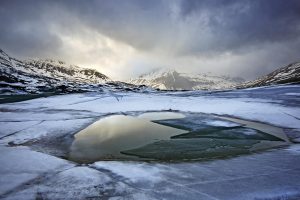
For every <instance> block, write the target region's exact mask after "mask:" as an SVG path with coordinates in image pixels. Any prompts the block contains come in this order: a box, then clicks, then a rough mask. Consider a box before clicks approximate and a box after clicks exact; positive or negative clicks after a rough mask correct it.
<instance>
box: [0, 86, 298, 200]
mask: <svg viewBox="0 0 300 200" xmlns="http://www.w3.org/2000/svg"><path fill="white" fill-rule="evenodd" d="M299 94H300V86H299V85H286V86H278V87H264V88H257V89H248V90H236V91H227V92H199V91H194V92H169V93H159V92H150V93H132V92H128V93H125V92H124V93H106V94H105V93H86V94H70V95H60V96H52V97H47V98H39V99H34V100H29V101H24V102H18V103H11V104H1V105H0V112H1V115H0V127H1V128H0V151H1V153H0V163H1V166H0V198H3V199H35V198H36V199H208V200H210V199H215V200H216V199H230V200H231V199H299V198H300V192H299V191H300V173H299V172H300V168H299V166H300V165H299V164H300V146H299V145H296V144H293V145H291V146H290V147H286V148H282V149H276V150H272V151H267V152H263V153H257V154H251V155H247V156H239V157H235V158H231V159H225V160H214V161H206V162H186V163H153V162H150V163H149V162H130V161H126V162H125V161H99V162H96V163H93V164H89V165H86V164H83V165H79V164H77V163H73V162H71V161H68V160H65V159H62V158H59V157H55V156H53V155H49V154H46V153H45V152H44V151H43V153H42V152H37V151H38V150H37V149H35V150H33V149H31V148H30V147H27V146H30V145H29V144H30V143H32V142H34V141H36V140H39V139H41V138H45V137H57V138H60V137H63V136H65V135H72V134H74V133H76V132H78V131H79V130H81V129H83V128H85V127H86V126H88V125H89V124H91V123H92V122H94V121H96V120H98V119H99V118H101V117H103V116H106V115H108V114H114V113H118V114H120V113H129V112H131V111H138V112H141V113H142V112H145V111H162V110H176V111H181V112H199V113H212V114H217V115H222V116H231V117H236V118H242V119H246V120H253V121H259V122H263V123H267V124H271V125H275V126H278V127H282V128H284V130H288V132H289V133H291V132H292V133H293V137H297V136H298V137H299V135H297V134H299V129H300V106H299V105H300V100H299ZM207 123H208V124H209V123H210V124H214V125H220V124H221V125H222V123H223V122H222V121H220V122H218V121H216V122H207ZM223 125H224V124H223ZM223 125H222V126H223ZM232 125H235V124H234V123H233V124H232ZM22 144H23V145H25V146H22ZM20 145H21V146H20Z"/></svg>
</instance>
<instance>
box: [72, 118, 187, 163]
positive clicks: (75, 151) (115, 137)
mask: <svg viewBox="0 0 300 200" xmlns="http://www.w3.org/2000/svg"><path fill="white" fill-rule="evenodd" d="M182 117H184V115H182V114H179V113H172V112H161V113H147V114H142V115H140V116H138V117H132V116H125V115H112V116H109V117H105V118H103V119H100V120H99V121H97V122H95V123H93V124H92V125H90V126H88V127H87V128H85V129H84V130H82V131H80V132H79V133H77V134H75V140H74V142H73V143H72V145H71V148H70V156H69V157H70V159H71V160H74V161H77V162H91V161H97V160H103V159H127V158H128V157H129V156H126V155H125V154H121V151H124V150H128V149H132V148H138V147H141V146H144V145H146V144H150V143H153V142H155V141H160V140H168V139H169V138H170V137H171V136H174V135H178V134H182V133H185V132H186V131H185V130H180V129H176V128H172V127H168V126H163V125H159V124H156V123H153V122H151V121H150V120H152V119H156V120H158V119H170V118H173V119H174V118H182Z"/></svg>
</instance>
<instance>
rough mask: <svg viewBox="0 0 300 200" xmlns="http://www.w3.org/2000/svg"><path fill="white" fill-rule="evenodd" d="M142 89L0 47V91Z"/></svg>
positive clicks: (81, 69)
mask: <svg viewBox="0 0 300 200" xmlns="http://www.w3.org/2000/svg"><path fill="white" fill-rule="evenodd" d="M106 89H108V90H125V91H129V90H140V89H145V88H143V87H141V86H135V85H132V84H128V83H123V82H117V81H112V80H111V79H110V78H108V77H107V76H106V75H104V74H102V73H100V72H98V71H97V70H94V69H86V68H80V67H77V66H74V65H67V64H65V63H64V62H62V61H54V60H28V61H20V60H18V59H15V58H12V57H10V56H9V55H8V54H7V53H5V52H4V51H3V50H0V94H22V93H25V94H26V93H44V92H63V93H65V92H87V91H102V90H106Z"/></svg>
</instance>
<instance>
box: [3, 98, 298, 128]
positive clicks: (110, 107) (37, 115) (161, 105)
mask: <svg viewBox="0 0 300 200" xmlns="http://www.w3.org/2000/svg"><path fill="white" fill-rule="evenodd" d="M117 95H119V98H118V99H116V98H115V97H114V96H108V95H106V94H105V95H103V94H92V95H91V94H72V95H62V96H53V97H48V98H40V99H34V100H29V101H25V102H19V103H12V104H2V105H0V109H1V108H2V109H7V110H22V109H27V110H29V113H26V112H24V113H23V112H6V113H3V114H2V115H1V116H0V121H10V120H19V119H20V120H25V119H32V120H37V119H45V120H46V119H49V120H50V119H53V120H54V119H57V118H58V119H61V120H63V119H69V118H82V117H85V116H86V115H87V113H89V116H91V115H97V114H96V113H99V114H106V113H118V112H127V111H160V110H170V109H171V110H180V111H185V112H201V113H212V114H218V115H230V116H234V117H238V118H243V119H247V120H255V121H260V122H264V123H268V124H273V125H276V126H280V127H286V128H300V122H299V120H298V119H299V118H300V107H290V106H286V105H283V104H279V103H274V102H273V101H274V100H272V99H271V100H266V99H262V100H263V101H257V99H251V98H215V97H214V96H199V95H197V96H192V95H190V96H175V95H168V94H167V93H117ZM120 96H121V98H120ZM275 102H276V101H275ZM47 109H48V110H49V109H50V110H56V112H48V113H46V111H47ZM33 110H34V111H33ZM37 111H40V112H37ZM59 111H62V112H59ZM68 111H69V112H68ZM71 111H72V112H71ZM75 111H76V112H75ZM74 112H75V113H74ZM74 116H76V117H74ZM297 118H298V119H297Z"/></svg>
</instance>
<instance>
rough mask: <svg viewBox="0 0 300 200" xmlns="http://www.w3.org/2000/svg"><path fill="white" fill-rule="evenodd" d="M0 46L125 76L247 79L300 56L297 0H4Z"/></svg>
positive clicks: (0, 7)
mask: <svg viewBox="0 0 300 200" xmlns="http://www.w3.org/2000/svg"><path fill="white" fill-rule="evenodd" d="M0 19H1V20H0V27H1V31H0V49H2V50H4V51H6V52H7V53H8V54H10V55H12V56H13V57H16V58H20V59H30V58H42V59H44V58H51V59H57V60H62V61H65V62H67V63H70V64H75V65H78V66H81V67H88V68H94V69H97V70H99V71H100V72H102V73H104V74H106V75H108V76H109V77H111V78H112V79H115V80H126V79H129V78H132V77H137V76H139V75H141V74H144V73H148V72H150V71H153V70H155V69H158V68H166V69H176V70H178V71H179V72H186V73H207V72H211V73H213V74H217V75H230V76H240V77H243V78H245V79H247V80H251V79H254V78H256V77H258V76H261V75H264V74H266V73H269V72H272V71H273V70H275V69H277V68H279V67H282V66H285V65H287V64H289V63H292V62H296V61H300V1H299V0H1V1H0Z"/></svg>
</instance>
